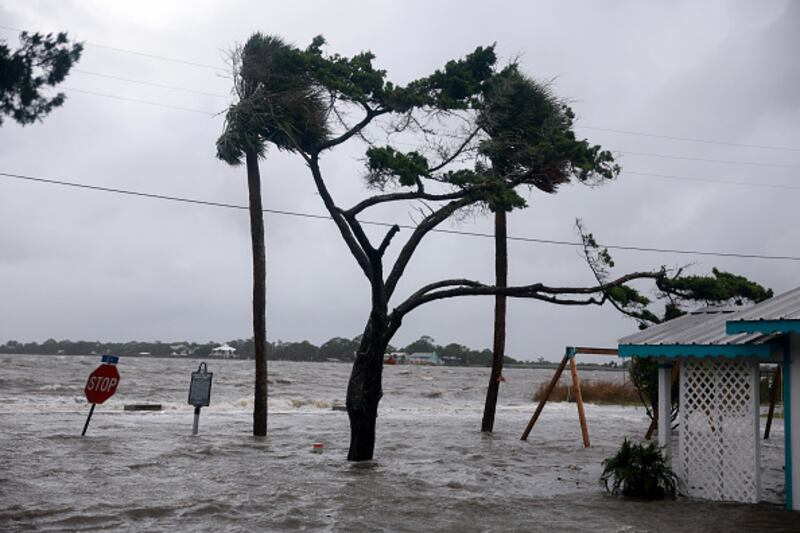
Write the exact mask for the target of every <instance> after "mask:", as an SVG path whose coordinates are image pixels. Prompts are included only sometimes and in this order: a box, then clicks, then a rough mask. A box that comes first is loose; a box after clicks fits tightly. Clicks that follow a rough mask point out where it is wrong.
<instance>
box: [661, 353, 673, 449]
mask: <svg viewBox="0 0 800 533" xmlns="http://www.w3.org/2000/svg"><path fill="white" fill-rule="evenodd" d="M671 414H672V363H659V364H658V445H659V446H661V447H662V448H663V449H664V455H666V456H669V454H670V450H669V439H670V435H671V434H672V420H671V417H670V415H671Z"/></svg>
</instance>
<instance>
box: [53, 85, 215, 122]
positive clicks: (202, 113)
mask: <svg viewBox="0 0 800 533" xmlns="http://www.w3.org/2000/svg"><path fill="white" fill-rule="evenodd" d="M62 89H63V90H65V91H69V92H72V93H81V94H90V95H92V96H102V97H103V98H113V99H114V100H122V101H124V102H133V103H136V104H145V105H151V106H155V107H163V108H167V109H176V110H178V111H188V112H190V113H199V114H201V115H206V116H209V117H213V116H216V115H217V113H212V112H210V111H203V110H202V109H192V108H190V107H181V106H177V105H170V104H162V103H159V102H151V101H149V100H139V99H138V98H127V97H125V96H117V95H115V94H108V93H100V92H96V91H86V90H84V89H74V88H72V87H62Z"/></svg>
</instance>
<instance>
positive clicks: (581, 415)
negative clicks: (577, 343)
mask: <svg viewBox="0 0 800 533" xmlns="http://www.w3.org/2000/svg"><path fill="white" fill-rule="evenodd" d="M569 369H570V371H571V372H572V385H573V387H575V402H576V403H577V404H578V418H579V419H580V421H581V434H582V435H583V447H584V448H588V447H589V446H590V444H589V427H588V426H587V425H586V414H585V413H584V412H583V396H582V395H581V382H580V380H579V379H578V367H577V366H576V365H575V358H574V357H570V358H569Z"/></svg>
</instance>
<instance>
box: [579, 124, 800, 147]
mask: <svg viewBox="0 0 800 533" xmlns="http://www.w3.org/2000/svg"><path fill="white" fill-rule="evenodd" d="M576 127H578V128H583V129H585V130H595V131H610V132H613V133H622V134H624V135H636V136H639V137H655V138H657V139H669V140H671V141H686V142H695V143H704V144H719V145H723V146H738V147H741V148H760V149H764V150H783V151H787V152H800V148H792V147H789V146H769V145H766V144H744V143H735V142H730V141H715V140H711V139H697V138H694V137H677V136H674V135H662V134H659V133H647V132H643V131H629V130H617V129H613V128H601V127H598V126H584V125H580V124H579V125H577V126H576Z"/></svg>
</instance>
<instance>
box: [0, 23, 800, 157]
mask: <svg viewBox="0 0 800 533" xmlns="http://www.w3.org/2000/svg"><path fill="white" fill-rule="evenodd" d="M0 28H2V29H6V30H10V31H15V32H17V33H21V32H22V31H24V30H21V29H19V28H13V27H11V26H4V25H0ZM84 44H85V45H87V46H92V47H96V48H103V49H106V50H113V51H116V52H122V53H127V54H134V55H138V56H141V57H147V58H150V59H157V60H161V61H168V62H172V63H179V64H184V65H190V66H194V67H201V68H207V69H212V70H217V71H220V72H225V73H229V69H224V68H222V67H217V66H214V65H208V64H205V63H198V62H195V61H188V60H185V59H177V58H172V57H166V56H161V55H157V54H151V53H147V52H140V51H137V50H130V49H126V48H118V47H114V46H108V45H103V44H97V43H90V42H85V43H84ZM75 72H81V73H83V74H88V75H91V76H100V77H105V78H110V79H116V80H119V81H126V82H130V83H138V84H141V85H150V86H153V87H160V88H163V89H171V90H176V91H183V92H190V93H196V94H203V95H207V96H216V97H221V98H227V97H228V95H223V94H218V93H209V92H204V91H198V90H195V89H188V88H185V87H176V86H170V85H161V84H157V83H151V82H146V81H143V80H136V79H132V78H122V77H118V76H112V75H108V74H100V73H96V72H88V71H81V70H77V69H75ZM100 96H107V95H100ZM131 101H136V100H131ZM139 103H150V102H141V101H140V102H139ZM150 104H151V105H160V104H153V103H150ZM184 110H185V109H184ZM577 127H579V128H583V129H588V130H595V131H607V132H613V133H620V134H624V135H636V136H641V137H654V138H658V139H669V140H673V141H686V142H697V143H704V144H716V145H723V146H738V147H743V148H759V149H766V150H782V151H791V152H800V148H792V147H786V146H770V145H763V144H745V143H735V142H730V141H719V140H712V139H698V138H693V137H680V136H674V135H664V134H659V133H648V132H640V131H630V130H621V129H615V128H603V127H599V126H585V125H578V126H577ZM622 153H628V154H630V155H640V156H647V157H663V158H670V159H687V160H690V161H704V162H712V163H732V164H741V165H758V166H778V167H789V168H797V167H798V165H779V164H771V163H755V162H745V161H727V160H714V159H695V158H688V157H679V156H669V155H662V154H645V153H636V152H622Z"/></svg>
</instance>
